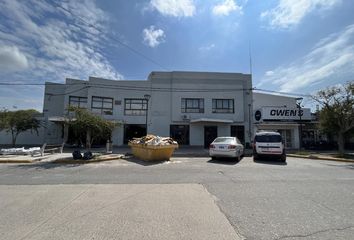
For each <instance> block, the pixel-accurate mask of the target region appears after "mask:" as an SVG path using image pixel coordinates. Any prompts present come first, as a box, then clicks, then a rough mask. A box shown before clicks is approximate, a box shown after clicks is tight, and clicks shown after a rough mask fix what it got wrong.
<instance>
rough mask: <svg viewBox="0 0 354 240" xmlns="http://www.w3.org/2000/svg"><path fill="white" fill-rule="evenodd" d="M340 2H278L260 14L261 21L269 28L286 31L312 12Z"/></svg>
mask: <svg viewBox="0 0 354 240" xmlns="http://www.w3.org/2000/svg"><path fill="white" fill-rule="evenodd" d="M341 1H342V0H296V1H294V0H279V3H278V5H277V6H276V7H275V8H273V9H271V10H268V11H265V12H263V13H262V14H261V19H263V20H266V21H268V22H269V25H270V27H271V28H282V29H287V28H291V27H293V26H296V25H298V24H299V23H300V22H301V21H302V19H303V18H304V17H305V16H306V15H307V14H309V13H311V12H313V11H323V10H328V9H330V8H332V7H334V6H335V5H337V4H339V3H341Z"/></svg>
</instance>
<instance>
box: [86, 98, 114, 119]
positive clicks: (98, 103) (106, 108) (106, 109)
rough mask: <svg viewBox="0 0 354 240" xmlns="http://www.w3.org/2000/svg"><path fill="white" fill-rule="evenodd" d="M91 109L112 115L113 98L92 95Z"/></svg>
mask: <svg viewBox="0 0 354 240" xmlns="http://www.w3.org/2000/svg"><path fill="white" fill-rule="evenodd" d="M91 109H92V112H93V113H99V114H105V115H112V114H113V98H106V97H92V102H91Z"/></svg>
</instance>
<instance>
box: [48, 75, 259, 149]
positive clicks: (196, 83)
mask: <svg viewBox="0 0 354 240" xmlns="http://www.w3.org/2000/svg"><path fill="white" fill-rule="evenodd" d="M252 99H253V97H252V79H251V75H249V74H241V73H211V72H152V73H151V74H150V75H149V77H148V79H147V80H107V79H102V78H95V77H90V78H89V80H88V81H84V80H76V79H66V82H65V84H57V83H46V86H45V96H44V106H43V115H44V117H45V119H46V124H47V126H48V127H47V128H46V132H45V133H44V138H45V140H44V141H45V142H48V143H60V142H62V141H69V142H70V140H71V135H72V134H71V133H70V129H64V128H63V124H62V123H63V120H64V117H65V116H66V115H67V114H68V112H67V111H68V110H67V107H68V106H69V105H72V106H78V107H81V108H86V109H88V110H90V111H92V112H93V113H95V114H98V115H101V116H102V117H104V118H105V119H108V120H112V121H116V122H119V123H121V124H120V125H119V126H118V127H117V128H116V129H115V131H114V132H113V136H112V141H113V144H114V145H124V144H126V143H127V142H128V140H129V139H131V138H132V137H140V136H143V135H145V134H146V133H149V134H155V135H160V136H171V137H173V138H174V139H176V140H177V141H178V142H179V144H181V145H192V146H209V144H210V142H211V141H212V140H213V139H214V138H215V137H217V136H237V137H238V138H239V139H240V140H241V141H242V142H243V143H244V144H246V145H249V143H250V141H251V139H252V136H253V127H252V126H253V124H252V121H253V120H252V119H253V118H252V112H253V110H252V109H253V106H252V104H253V103H252V102H253V101H252Z"/></svg>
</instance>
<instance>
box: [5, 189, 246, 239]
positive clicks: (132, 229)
mask: <svg viewBox="0 0 354 240" xmlns="http://www.w3.org/2000/svg"><path fill="white" fill-rule="evenodd" d="M0 191H1V192H2V193H3V194H2V199H1V201H0V211H1V215H0V222H1V223H2V224H1V225H0V232H1V239H3V240H10V239H31V240H40V239H132V240H135V239H136V240H138V239H145V240H160V239H171V240H179V239H193V240H205V239H210V240H214V239H215V240H238V239H241V237H240V236H239V235H238V234H237V233H236V232H235V230H234V228H233V227H232V225H231V224H230V222H229V221H228V219H227V218H226V217H225V215H224V214H223V213H222V212H221V211H220V209H219V207H218V206H217V205H216V204H215V200H214V198H213V196H212V195H211V194H210V193H209V192H208V191H207V190H206V189H205V188H204V187H203V186H202V185H201V184H146V185H145V184H137V185H135V184H116V185H110V184H95V185H88V184H85V185H66V184H64V185H26V186H24V185H12V186H0ZM23 199H26V201H24V200H23ZM14 213H18V214H14Z"/></svg>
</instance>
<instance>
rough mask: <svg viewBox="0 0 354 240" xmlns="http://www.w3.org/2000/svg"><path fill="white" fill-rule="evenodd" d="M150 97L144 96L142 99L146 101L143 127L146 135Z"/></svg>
mask: <svg viewBox="0 0 354 240" xmlns="http://www.w3.org/2000/svg"><path fill="white" fill-rule="evenodd" d="M150 98H151V96H150V95H149V94H145V95H144V99H145V100H146V114H145V117H146V118H145V127H146V135H147V134H148V113H149V100H150Z"/></svg>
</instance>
